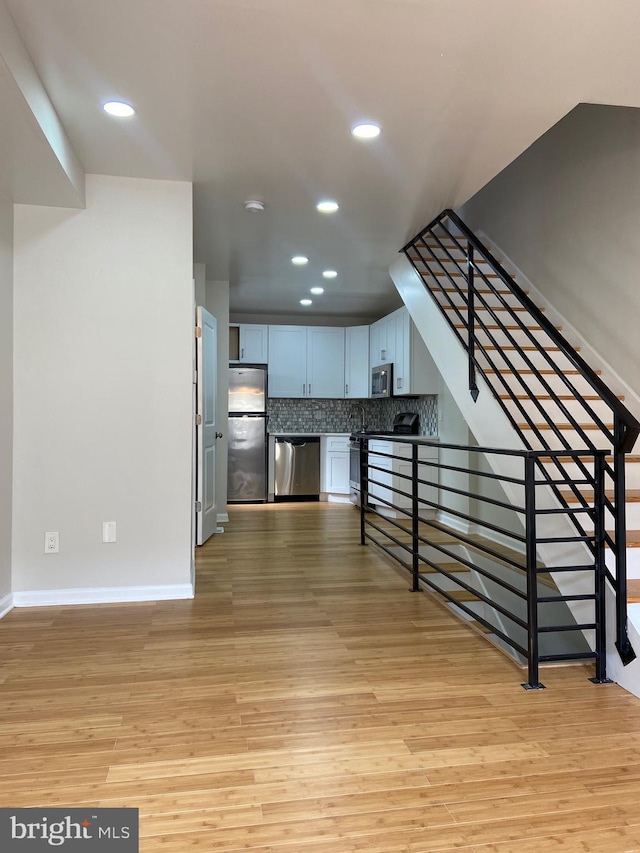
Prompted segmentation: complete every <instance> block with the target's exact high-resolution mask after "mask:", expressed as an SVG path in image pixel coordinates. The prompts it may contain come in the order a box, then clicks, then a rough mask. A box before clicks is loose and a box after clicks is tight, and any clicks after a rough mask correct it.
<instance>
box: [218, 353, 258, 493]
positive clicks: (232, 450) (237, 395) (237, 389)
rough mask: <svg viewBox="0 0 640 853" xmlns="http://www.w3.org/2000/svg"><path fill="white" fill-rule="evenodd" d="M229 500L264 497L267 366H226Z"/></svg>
mask: <svg viewBox="0 0 640 853" xmlns="http://www.w3.org/2000/svg"><path fill="white" fill-rule="evenodd" d="M227 500H228V502H229V503H260V502H264V501H266V500H267V368H266V365H264V364H247V365H237V366H235V365H234V366H232V367H230V368H229V477H228V486H227Z"/></svg>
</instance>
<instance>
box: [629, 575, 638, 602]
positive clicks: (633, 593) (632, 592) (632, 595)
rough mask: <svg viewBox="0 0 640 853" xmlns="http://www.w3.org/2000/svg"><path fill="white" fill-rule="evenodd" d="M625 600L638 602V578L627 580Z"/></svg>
mask: <svg viewBox="0 0 640 853" xmlns="http://www.w3.org/2000/svg"><path fill="white" fill-rule="evenodd" d="M627 601H628V602H629V604H638V603H640V580H636V579H635V578H634V579H633V580H628V581H627Z"/></svg>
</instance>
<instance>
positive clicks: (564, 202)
mask: <svg viewBox="0 0 640 853" xmlns="http://www.w3.org/2000/svg"><path fill="white" fill-rule="evenodd" d="M459 212H460V215H461V216H462V218H463V219H464V220H465V221H466V222H467V223H468V224H469V225H470V226H471V227H472V228H474V229H481V230H483V231H484V232H485V233H486V234H487V235H488V237H489V238H490V239H491V240H494V241H495V242H496V244H497V245H498V246H499V247H500V248H501V249H502V250H503V251H504V252H506V254H507V255H508V256H509V257H510V258H511V260H512V261H513V262H514V263H515V264H517V265H518V267H519V268H520V269H521V270H522V271H523V272H524V273H525V275H527V276H528V277H529V278H530V279H531V281H532V282H533V284H535V286H536V287H537V288H539V290H540V291H541V292H542V293H543V294H544V296H545V297H546V298H547V299H549V301H550V302H551V303H552V304H553V305H554V307H555V308H557V310H558V311H560V313H561V314H562V315H563V316H564V317H565V318H566V319H567V321H568V322H570V323H571V324H572V325H573V326H575V328H576V329H577V330H578V331H579V332H580V333H581V334H582V335H583V336H584V337H585V339H586V340H587V341H588V342H589V343H590V344H591V346H593V347H594V349H596V350H597V351H598V352H599V353H600V355H601V356H602V357H603V358H604V359H605V360H606V361H608V362H609V364H610V365H611V366H612V367H613V369H614V370H615V371H616V372H617V373H618V374H619V375H620V376H621V377H622V378H623V379H624V380H626V382H628V383H629V385H631V387H632V388H633V389H634V390H636V391H637V392H640V335H638V333H637V327H638V317H640V288H639V287H638V252H637V240H638V231H639V230H640V110H637V109H630V108H625V107H609V106H599V105H590V104H581V105H579V106H578V107H576V108H575V109H574V110H573V111H572V112H571V113H569V114H568V115H567V116H566V117H565V118H564V119H562V121H560V122H558V124H556V125H555V126H554V127H552V128H551V130H549V131H548V132H547V133H546V134H544V136H542V137H541V138H540V139H538V140H537V141H536V142H535V143H534V144H533V145H532V146H531V147H530V148H529V149H528V150H527V151H525V152H524V154H522V155H521V156H520V157H518V158H517V159H516V160H515V161H514V162H513V163H512V164H511V165H510V166H508V167H507V168H506V169H505V170H504V171H502V172H501V173H500V174H499V175H498V176H497V177H496V178H494V179H493V180H492V181H491V182H490V183H488V184H487V185H486V186H485V187H484V188H483V189H482V190H480V192H478V193H476V195H475V196H473V197H472V198H471V199H470V200H469V201H468V202H467V203H466V204H465V205H464V206H463V208H461V210H460V211H459Z"/></svg>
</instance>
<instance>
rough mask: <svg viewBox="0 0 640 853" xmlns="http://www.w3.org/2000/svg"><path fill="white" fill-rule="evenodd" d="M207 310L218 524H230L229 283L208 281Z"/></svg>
mask: <svg viewBox="0 0 640 853" xmlns="http://www.w3.org/2000/svg"><path fill="white" fill-rule="evenodd" d="M205 307H206V309H207V311H208V312H209V313H210V314H213V316H214V317H215V318H216V320H217V321H218V399H217V417H218V424H219V426H218V430H219V432H221V433H222V438H220V439H218V443H217V445H216V507H217V511H218V520H219V521H226V520H228V515H227V476H228V470H227V468H228V464H229V463H228V459H229V455H228V448H229V443H228V433H229V430H228V418H227V414H228V412H229V282H228V281H208V282H207V285H206V303H205Z"/></svg>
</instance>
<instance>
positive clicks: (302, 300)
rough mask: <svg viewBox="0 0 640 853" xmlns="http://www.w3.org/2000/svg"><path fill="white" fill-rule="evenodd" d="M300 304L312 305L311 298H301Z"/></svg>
mask: <svg viewBox="0 0 640 853" xmlns="http://www.w3.org/2000/svg"><path fill="white" fill-rule="evenodd" d="M300 305H313V299H301V300H300Z"/></svg>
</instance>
